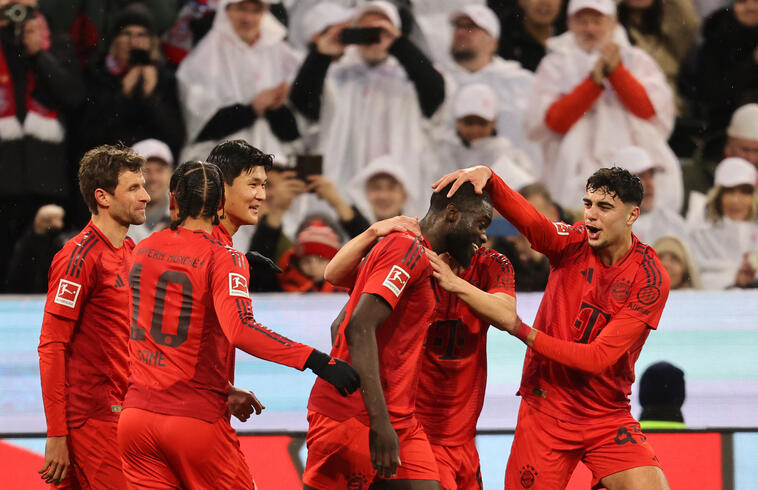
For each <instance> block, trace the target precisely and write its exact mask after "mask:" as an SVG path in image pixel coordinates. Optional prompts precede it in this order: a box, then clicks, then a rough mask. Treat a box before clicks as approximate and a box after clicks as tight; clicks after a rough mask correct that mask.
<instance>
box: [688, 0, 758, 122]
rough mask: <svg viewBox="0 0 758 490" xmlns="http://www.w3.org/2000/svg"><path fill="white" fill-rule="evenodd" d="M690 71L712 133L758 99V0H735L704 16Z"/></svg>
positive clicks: (696, 93) (694, 95)
mask: <svg viewBox="0 0 758 490" xmlns="http://www.w3.org/2000/svg"><path fill="white" fill-rule="evenodd" d="M702 36H703V44H702V45H701V46H700V48H699V50H698V52H697V55H696V62H695V70H694V73H692V74H685V77H686V79H685V80H683V82H684V83H685V84H687V83H692V84H694V87H693V88H694V91H695V92H694V94H693V98H694V99H695V100H696V102H697V103H698V105H699V107H700V109H701V110H702V112H703V115H704V116H705V118H706V119H707V121H708V128H709V129H710V130H711V131H713V132H718V131H723V129H724V128H725V127H726V125H727V124H728V122H729V117H730V115H731V114H732V113H733V112H734V111H735V109H737V108H738V107H740V106H741V105H743V104H745V103H747V102H758V88H757V87H758V1H757V0H735V2H734V3H733V4H732V5H731V6H729V7H725V8H723V9H721V10H718V11H716V12H714V13H713V14H712V15H711V16H710V17H708V18H707V19H705V22H704V24H703V30H702Z"/></svg>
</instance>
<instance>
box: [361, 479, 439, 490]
mask: <svg viewBox="0 0 758 490" xmlns="http://www.w3.org/2000/svg"><path fill="white" fill-rule="evenodd" d="M369 489H370V490H440V482H438V481H434V480H406V479H404V480H378V481H376V482H375V483H374V484H373V485H371V486H370V487H369Z"/></svg>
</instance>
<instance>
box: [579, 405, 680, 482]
mask: <svg viewBox="0 0 758 490" xmlns="http://www.w3.org/2000/svg"><path fill="white" fill-rule="evenodd" d="M588 432H589V434H588V437H587V440H588V443H589V447H588V449H587V451H586V452H585V454H584V456H583V457H582V461H583V462H584V463H585V464H586V465H587V467H588V468H589V469H590V471H591V472H592V485H593V486H596V485H598V484H599V483H600V482H601V481H603V482H605V481H606V479H607V478H609V477H611V476H612V475H615V477H613V478H611V479H610V481H611V483H613V482H614V481H615V482H618V484H619V485H621V486H619V487H618V488H666V487H659V486H651V487H646V486H644V485H643V486H634V487H627V486H623V485H625V484H631V483H628V482H633V480H634V478H632V477H630V475H638V474H639V476H640V477H641V478H646V479H650V481H663V482H665V477H664V476H663V471H662V469H661V464H660V462H659V461H658V457H657V456H656V454H655V449H654V448H653V446H652V445H651V444H650V442H648V440H647V436H645V434H644V433H643V432H642V430H641V429H640V425H639V423H638V422H637V421H636V420H634V418H633V417H632V416H631V415H625V416H621V417H616V418H614V419H610V420H608V421H598V423H597V424H596V425H595V426H593V428H592V429H590V430H589V431H588ZM636 468H645V469H640V470H636V471H631V472H629V473H627V471H630V470H634V469H636ZM656 469H657V470H656ZM661 477H662V478H663V480H661ZM645 481H647V480H645ZM625 482H626V483H625Z"/></svg>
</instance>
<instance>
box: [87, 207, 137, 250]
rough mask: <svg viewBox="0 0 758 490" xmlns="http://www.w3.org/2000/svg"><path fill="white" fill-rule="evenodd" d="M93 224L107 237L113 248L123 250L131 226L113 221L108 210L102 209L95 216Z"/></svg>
mask: <svg viewBox="0 0 758 490" xmlns="http://www.w3.org/2000/svg"><path fill="white" fill-rule="evenodd" d="M92 224H93V225H95V226H96V227H97V229H98V230H100V232H101V233H102V234H103V235H105V238H107V239H108V241H109V242H110V243H111V246H113V248H121V245H123V244H124V239H125V238H126V232H127V231H129V225H123V224H121V223H119V222H118V221H116V220H115V219H113V217H112V216H111V215H110V214H108V211H107V210H105V209H101V210H100V212H99V213H97V214H93V215H92Z"/></svg>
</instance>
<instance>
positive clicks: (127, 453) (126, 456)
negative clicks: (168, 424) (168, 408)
mask: <svg viewBox="0 0 758 490" xmlns="http://www.w3.org/2000/svg"><path fill="white" fill-rule="evenodd" d="M163 417H165V416H162V415H158V414H155V413H152V412H148V411H145V410H140V409H137V408H127V409H125V410H124V411H123V412H121V417H120V420H119V424H118V442H119V448H120V450H121V455H122V459H121V463H122V468H123V472H124V477H125V479H126V488H128V489H138V488H152V489H178V488H181V482H180V481H179V479H178V477H177V476H176V475H175V474H174V472H173V470H172V469H171V467H170V465H169V463H168V461H167V460H166V458H165V455H164V454H163V451H162V449H161V448H160V442H159V436H158V435H157V433H156V432H157V430H159V427H160V424H161V420H162V418H163Z"/></svg>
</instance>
